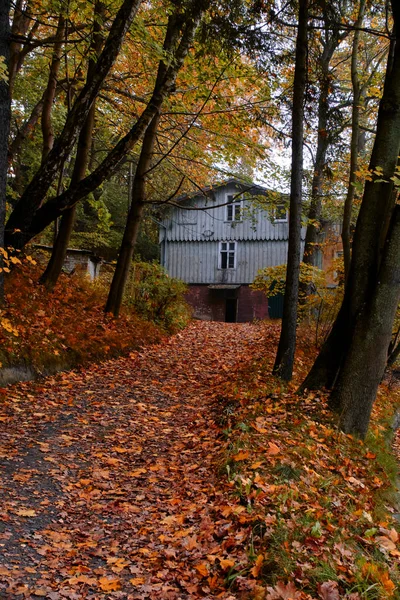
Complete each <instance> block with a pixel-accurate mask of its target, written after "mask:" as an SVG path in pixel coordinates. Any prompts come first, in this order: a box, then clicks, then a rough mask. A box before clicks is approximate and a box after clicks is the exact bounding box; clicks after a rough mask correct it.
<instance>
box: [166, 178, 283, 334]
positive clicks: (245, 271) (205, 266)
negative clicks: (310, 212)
mask: <svg viewBox="0 0 400 600" xmlns="http://www.w3.org/2000/svg"><path fill="white" fill-rule="evenodd" d="M176 204H177V205H178V206H175V207H174V208H173V209H172V210H171V212H170V214H169V216H168V217H167V218H165V219H164V221H163V222H162V224H161V227H160V245H161V263H162V264H163V266H164V267H165V268H166V270H167V273H168V274H169V275H170V276H171V277H176V278H178V279H181V280H183V281H185V282H186V283H187V284H188V285H189V292H188V295H187V299H188V301H189V303H190V304H191V305H192V306H193V309H194V316H195V317H197V318H201V319H209V320H216V321H227V322H246V321H252V320H253V319H264V318H266V317H268V316H271V317H279V316H280V309H281V299H277V298H275V299H271V300H270V303H269V304H268V300H267V298H266V297H265V295H264V294H263V293H261V292H258V291H254V290H251V288H250V287H249V285H250V284H251V283H252V282H253V280H254V277H255V275H256V273H257V271H258V270H259V269H261V268H263V267H266V266H274V265H280V264H283V263H285V262H286V260H287V248H288V226H289V223H288V211H287V198H285V197H283V196H277V194H276V193H273V192H270V191H268V190H266V189H264V188H261V187H260V186H257V185H249V184H244V183H241V182H239V181H238V180H236V179H230V180H228V181H226V182H225V183H223V184H221V185H218V186H215V187H212V188H209V189H205V190H203V191H202V193H200V192H199V193H198V194H196V195H192V196H184V197H181V198H179V199H178V200H177V201H176ZM194 209H196V210H194Z"/></svg>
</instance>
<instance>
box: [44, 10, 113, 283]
mask: <svg viewBox="0 0 400 600" xmlns="http://www.w3.org/2000/svg"><path fill="white" fill-rule="evenodd" d="M103 17H104V4H103V3H102V2H101V1H97V2H96V4H95V8H94V20H93V39H92V43H91V45H90V49H89V52H90V56H91V57H92V58H90V60H89V65H88V79H90V78H91V77H92V76H93V72H94V71H95V69H96V60H95V58H93V56H98V54H99V53H100V50H101V46H102V44H103V36H102V35H101V23H102V20H103ZM95 112H96V102H93V104H92V106H91V108H90V111H89V113H88V116H87V118H86V121H85V124H84V126H83V128H82V131H81V133H80V135H79V140H78V148H77V151H76V158H75V164H74V170H73V173H72V178H71V185H76V184H78V183H79V182H80V181H82V179H83V178H84V177H85V175H86V169H87V166H88V163H89V154H90V149H91V147H92V137H93V128H94V120H95ZM75 217H76V206H73V207H72V208H70V209H68V210H66V211H65V213H64V214H63V216H62V217H61V221H60V225H59V229H58V233H57V237H56V239H55V242H54V246H53V251H52V253H51V257H50V260H49V263H48V265H47V267H46V270H45V271H44V273H43V275H42V276H41V278H40V283H43V284H44V285H45V286H46V288H47V289H49V290H51V289H53V288H54V286H55V285H56V283H57V281H58V278H59V276H60V274H61V271H62V268H63V265H64V262H65V257H66V255H67V250H68V245H69V242H70V239H71V235H72V232H73V230H74V224H75Z"/></svg>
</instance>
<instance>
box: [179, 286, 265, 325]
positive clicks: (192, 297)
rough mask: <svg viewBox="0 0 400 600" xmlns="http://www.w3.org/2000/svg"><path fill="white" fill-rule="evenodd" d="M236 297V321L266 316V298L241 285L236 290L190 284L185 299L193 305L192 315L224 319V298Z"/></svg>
mask: <svg viewBox="0 0 400 600" xmlns="http://www.w3.org/2000/svg"><path fill="white" fill-rule="evenodd" d="M227 297H229V298H234V297H236V298H237V319H236V320H237V322H238V323H248V322H251V321H253V320H254V319H267V318H268V300H267V298H266V297H265V295H264V294H263V293H262V292H259V291H256V290H252V289H250V288H249V286H248V285H242V286H240V288H238V289H237V290H212V289H210V288H209V287H208V285H190V286H189V289H188V291H187V293H186V301H187V302H188V303H189V304H190V306H192V307H193V316H194V318H196V319H202V320H205V321H223V322H224V321H225V311H226V299H227Z"/></svg>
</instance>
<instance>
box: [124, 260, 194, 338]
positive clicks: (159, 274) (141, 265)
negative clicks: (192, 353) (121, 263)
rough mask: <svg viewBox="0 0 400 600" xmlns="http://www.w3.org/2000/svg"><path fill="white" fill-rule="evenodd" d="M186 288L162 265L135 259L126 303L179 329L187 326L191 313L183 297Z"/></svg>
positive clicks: (146, 317) (159, 322)
mask: <svg viewBox="0 0 400 600" xmlns="http://www.w3.org/2000/svg"><path fill="white" fill-rule="evenodd" d="M186 290H187V286H186V285H185V284H184V283H183V281H180V280H179V279H173V278H171V277H169V276H168V275H167V273H166V272H165V270H164V269H163V268H162V267H161V266H160V265H159V264H157V263H145V262H134V263H132V269H131V274H130V280H129V282H128V284H127V287H126V291H125V304H126V305H127V306H131V307H132V308H134V310H135V312H136V313H137V314H139V315H141V316H142V317H144V318H145V319H147V320H149V321H154V322H155V323H158V324H160V325H163V326H164V327H165V328H166V329H167V330H168V331H172V332H173V331H178V330H179V329H183V328H184V327H185V326H186V325H187V323H188V321H189V319H190V316H191V315H190V311H189V306H188V305H187V303H186V302H185V300H184V295H185V292H186Z"/></svg>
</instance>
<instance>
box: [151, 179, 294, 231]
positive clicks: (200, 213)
mask: <svg viewBox="0 0 400 600" xmlns="http://www.w3.org/2000/svg"><path fill="white" fill-rule="evenodd" d="M238 191H239V187H238V186H235V184H232V183H231V184H229V185H227V186H225V187H220V188H218V189H216V190H215V192H214V198H213V199H209V200H207V199H206V198H204V197H202V196H196V197H194V198H193V199H191V200H190V203H188V205H190V206H192V207H194V206H197V207H202V210H196V211H194V210H184V209H180V208H176V209H174V210H173V212H172V214H171V216H170V217H169V218H168V219H166V220H164V222H163V224H164V225H165V227H166V230H165V231H166V233H167V240H169V241H198V242H200V241H217V240H287V238H288V228H289V224H288V223H276V224H273V223H271V221H270V220H269V215H268V212H267V211H263V210H258V211H257V212H256V213H255V212H253V218H252V217H251V216H250V215H249V214H246V211H245V218H244V219H243V221H241V222H238V223H230V222H227V221H226V206H221V207H219V208H215V209H213V208H212V206H213V205H218V204H222V203H224V202H227V196H228V195H230V194H232V195H234V194H237V193H238ZM243 205H244V206H250V204H249V203H248V202H246V201H244V202H243ZM207 207H209V208H207ZM160 235H161V236H164V231H161V232H160Z"/></svg>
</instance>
